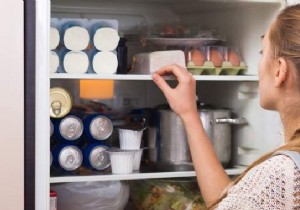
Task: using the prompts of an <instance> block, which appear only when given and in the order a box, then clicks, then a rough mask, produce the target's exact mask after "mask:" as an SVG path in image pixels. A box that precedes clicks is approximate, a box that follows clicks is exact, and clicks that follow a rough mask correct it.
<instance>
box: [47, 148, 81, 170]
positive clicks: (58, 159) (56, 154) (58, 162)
mask: <svg viewBox="0 0 300 210" xmlns="http://www.w3.org/2000/svg"><path fill="white" fill-rule="evenodd" d="M52 155H53V166H55V167H57V168H61V169H63V170H65V171H75V170H77V169H78V168H79V167H80V166H81V164H82V160H83V156H82V152H81V150H80V148H79V147H78V146H76V145H72V144H66V143H63V144H59V145H57V146H56V147H55V148H54V149H53V150H52Z"/></svg>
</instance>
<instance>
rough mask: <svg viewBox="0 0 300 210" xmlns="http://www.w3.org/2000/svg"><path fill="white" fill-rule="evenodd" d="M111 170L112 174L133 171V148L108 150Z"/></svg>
mask: <svg viewBox="0 0 300 210" xmlns="http://www.w3.org/2000/svg"><path fill="white" fill-rule="evenodd" d="M107 152H108V154H109V158H110V162H111V171H112V173H113V174H130V173H132V172H133V160H134V152H135V151H133V150H121V149H120V150H119V149H115V150H109V151H107Z"/></svg>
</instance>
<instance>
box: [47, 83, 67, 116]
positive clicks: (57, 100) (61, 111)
mask: <svg viewBox="0 0 300 210" xmlns="http://www.w3.org/2000/svg"><path fill="white" fill-rule="evenodd" d="M71 108H72V98H71V95H70V93H69V92H68V91H67V90H65V89H64V88H60V87H54V88H51V89H50V116H51V117H53V118H62V117H64V116H66V115H67V114H68V113H69V112H70V110H71Z"/></svg>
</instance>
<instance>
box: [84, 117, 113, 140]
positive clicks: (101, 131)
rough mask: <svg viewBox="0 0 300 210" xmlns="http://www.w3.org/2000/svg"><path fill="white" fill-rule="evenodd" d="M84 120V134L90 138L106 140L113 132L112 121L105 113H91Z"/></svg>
mask: <svg viewBox="0 0 300 210" xmlns="http://www.w3.org/2000/svg"><path fill="white" fill-rule="evenodd" d="M83 121H84V123H83V124H84V134H85V137H86V138H87V139H88V140H91V141H99V140H106V139H108V138H109V137H110V136H111V134H112V132H113V124H112V121H111V120H110V119H109V118H108V117H106V116H105V115H103V114H89V115H87V116H86V117H85V118H84V120H83Z"/></svg>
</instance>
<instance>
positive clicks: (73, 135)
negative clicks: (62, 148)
mask: <svg viewBox="0 0 300 210" xmlns="http://www.w3.org/2000/svg"><path fill="white" fill-rule="evenodd" d="M82 133H83V123H82V120H81V119H80V118H79V117H77V116H76V115H68V116H65V117H63V118H60V119H56V120H55V122H54V135H55V138H56V139H57V140H58V141H61V142H72V143H79V142H80V137H81V136H82Z"/></svg>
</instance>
